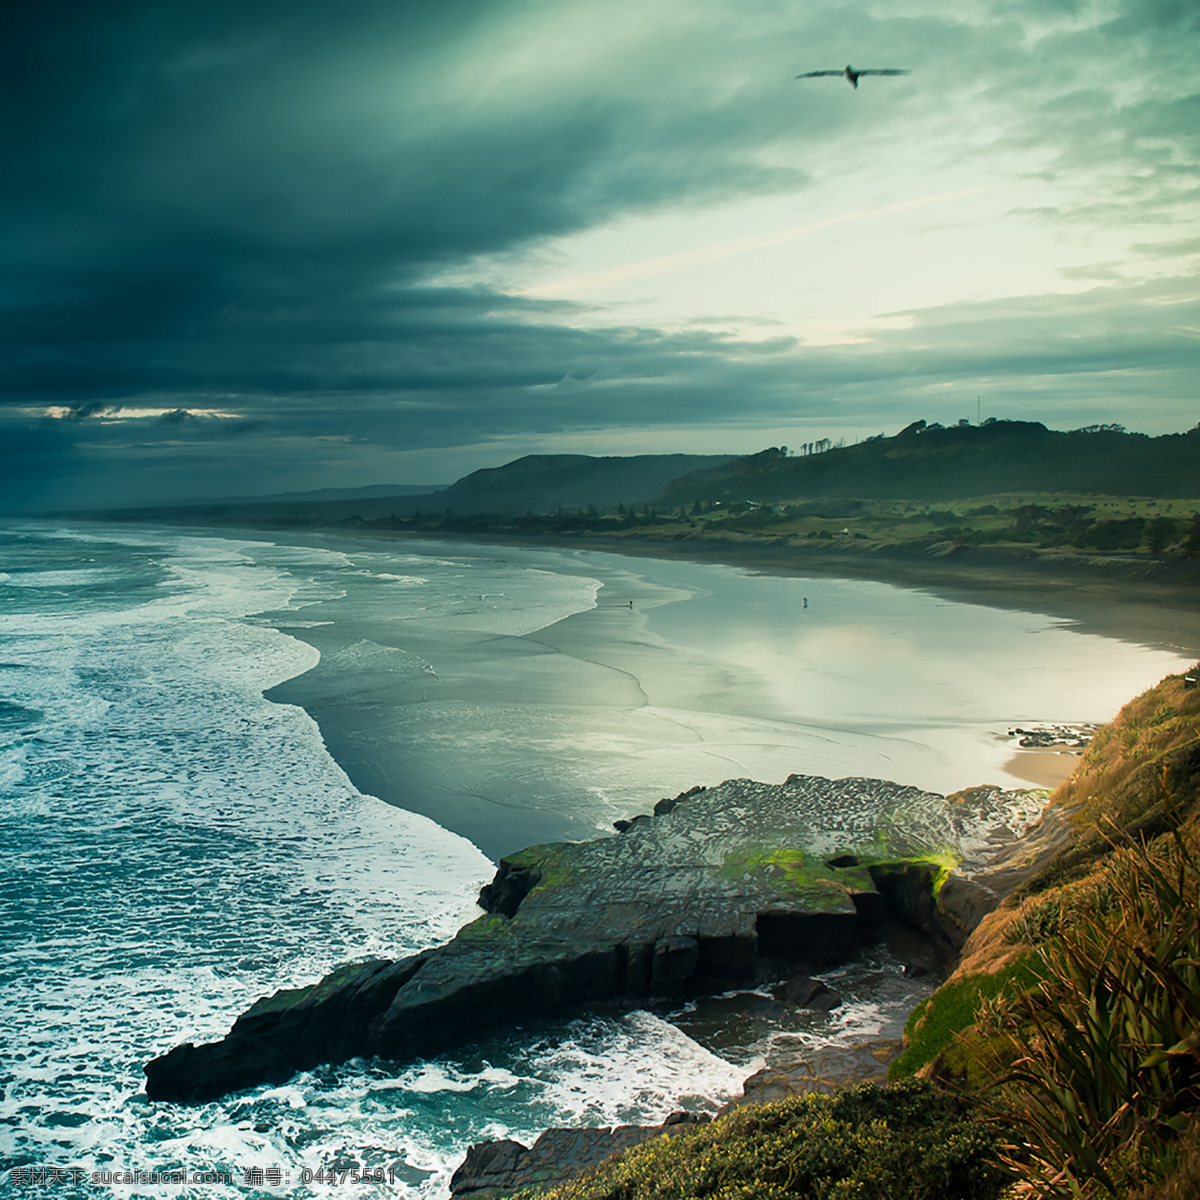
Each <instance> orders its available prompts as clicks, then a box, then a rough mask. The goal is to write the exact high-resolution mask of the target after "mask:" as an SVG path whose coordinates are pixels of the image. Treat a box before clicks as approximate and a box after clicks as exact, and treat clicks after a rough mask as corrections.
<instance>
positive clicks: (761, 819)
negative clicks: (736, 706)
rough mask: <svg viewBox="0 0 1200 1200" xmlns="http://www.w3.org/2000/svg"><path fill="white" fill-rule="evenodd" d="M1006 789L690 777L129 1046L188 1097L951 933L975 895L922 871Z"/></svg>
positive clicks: (986, 840)
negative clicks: (180, 1026) (275, 988)
mask: <svg viewBox="0 0 1200 1200" xmlns="http://www.w3.org/2000/svg"><path fill="white" fill-rule="evenodd" d="M1020 800H1021V797H1020V796H1019V795H1014V794H1011V793H1002V792H998V791H995V790H994V789H993V790H988V791H987V793H986V795H984V794H982V792H981V794H979V795H972V796H971V798H970V799H969V801H967V800H958V801H956V803H954V804H951V803H949V802H948V801H947V800H946V799H945V798H944V797H942V796H937V795H933V794H931V793H928V792H922V791H920V790H918V789H917V788H912V787H904V786H901V785H899V784H895V783H889V782H887V781H883V780H874V779H841V780H828V779H821V778H816V777H812V776H797V775H793V776H792V777H790V778H789V779H788V780H787V781H786V782H785V783H783V784H780V785H769V784H762V783H755V782H753V781H750V780H731V781H728V782H726V783H723V784H721V785H720V786H719V787H715V788H709V789H700V788H696V789H693V790H692V791H690V792H687V793H684V794H683V795H681V796H677V797H675V798H673V799H671V800H667V801H663V802H661V803H660V804H659V805H658V806H657V808H656V811H655V814H654V816H653V817H649V816H645V817H638V818H636V819H634V820H633V821H631V822H630V823H629V825H628V826H627V827H626V828H625V829H624V830H623V831H622V832H620V833H619V834H618V835H616V836H614V837H608V838H601V839H598V840H596V841H592V842H583V843H575V844H565V843H557V844H552V845H546V846H535V847H532V848H530V849H528V850H523V851H521V852H520V853H519V854H515V855H512V856H510V857H508V858H505V859H503V860H502V861H501V863H500V866H499V870H498V871H497V873H496V877H495V879H494V880H493V882H492V883H491V884H489V885H488V886H487V887H485V888H484V890H483V893H482V895H481V903H482V905H483V907H484V908H485V909H487V910H488V911H487V912H486V913H485V915H483V916H481V917H480V918H479V919H478V920H476V921H473V922H472V923H470V924H469V925H466V926H465V927H464V928H463V929H461V930H460V931H459V933H458V934H457V936H456V937H455V938H454V939H453V940H452V941H450V942H448V943H447V944H446V945H444V946H440V947H437V948H435V949H432V950H427V951H425V952H423V953H421V954H417V955H412V956H410V957H407V958H403V959H399V960H395V961H392V960H374V961H371V962H365V963H356V964H351V965H348V966H345V967H342V968H339V969H338V970H337V971H335V972H333V973H332V974H330V975H328V976H326V977H325V978H324V979H323V980H321V981H320V982H319V983H317V984H314V985H312V986H311V987H307V988H297V989H291V990H286V991H281V992H277V993H276V994H275V995H274V996H271V997H267V998H265V999H263V1000H260V1001H259V1002H258V1003H256V1004H255V1005H254V1006H253V1007H252V1008H251V1009H250V1010H249V1011H248V1012H246V1013H245V1014H244V1015H243V1016H241V1017H240V1018H239V1019H238V1020H237V1022H236V1023H235V1024H234V1027H233V1029H232V1030H231V1031H230V1033H229V1034H228V1035H227V1036H226V1037H225V1038H224V1039H223V1040H222V1041H220V1042H216V1043H212V1044H209V1045H203V1046H193V1045H192V1044H190V1043H188V1044H185V1045H183V1046H179V1047H176V1049H174V1050H172V1051H171V1052H170V1053H169V1054H166V1055H163V1056H162V1057H161V1058H157V1059H155V1060H154V1061H153V1062H151V1063H149V1064H147V1066H146V1076H147V1083H146V1090H147V1094H148V1095H149V1096H150V1098H151V1099H155V1100H171V1101H175V1102H182V1103H200V1102H204V1101H207V1100H210V1099H214V1098H216V1097H217V1096H220V1095H223V1094H224V1093H226V1092H228V1091H233V1090H236V1089H239V1088H244V1087H249V1086H252V1085H255V1084H259V1083H278V1082H282V1081H283V1080H285V1079H287V1078H288V1077H289V1076H290V1075H291V1074H292V1073H294V1072H295V1071H297V1070H303V1069H307V1068H310V1067H313V1066H316V1065H317V1064H319V1063H322V1062H336V1061H343V1060H345V1059H348V1058H351V1057H355V1056H360V1055H363V1056H366V1055H378V1056H381V1057H385V1058H390V1059H396V1060H405V1059H412V1058H415V1057H422V1056H429V1055H433V1054H437V1053H440V1052H441V1051H442V1050H443V1049H445V1048H446V1046H447V1045H448V1044H450V1043H451V1042H453V1041H454V1040H456V1039H459V1038H462V1037H465V1036H470V1035H473V1034H477V1033H478V1032H479V1031H480V1030H481V1029H482V1028H484V1027H485V1026H487V1025H495V1024H499V1023H505V1022H508V1021H512V1020H515V1019H518V1018H522V1017H528V1016H530V1015H534V1014H542V1015H550V1014H555V1013H558V1012H560V1011H562V1010H563V1009H564V1008H566V1007H568V1006H573V1005H579V1004H586V1003H595V1002H612V1003H617V1004H621V1005H627V1006H630V1005H644V1004H653V1003H655V1002H668V1001H675V1000H679V999H681V998H683V997H686V996H690V995H696V994H699V993H702V992H706V991H721V990H724V989H727V988H731V987H739V986H744V985H746V984H752V983H756V982H759V981H761V980H764V979H771V978H781V977H784V976H786V975H788V974H793V973H794V972H795V970H796V969H797V967H803V966H809V965H819V964H822V963H828V962H835V961H842V960H844V959H845V958H847V957H848V956H849V955H850V954H852V953H853V952H854V951H855V949H856V948H857V947H858V946H859V945H860V944H861V943H862V942H863V941H864V940H868V939H870V938H871V937H872V936H873V934H874V932H875V930H876V929H877V928H878V926H879V924H880V923H881V922H882V921H883V919H884V918H885V917H887V916H889V915H897V914H898V915H900V916H902V917H904V918H905V919H908V920H909V921H910V922H911V923H913V924H916V925H918V927H921V928H923V929H926V930H927V931H930V932H931V933H933V934H935V935H936V936H938V937H942V938H945V939H947V940H948V941H950V942H952V941H953V938H954V937H955V936H956V931H955V928H954V926H957V925H959V924H960V923H961V924H963V925H965V924H969V923H970V920H971V919H974V912H973V911H972V912H970V913H969V914H965V915H964V914H959V913H958V912H957V910H956V913H955V917H954V921H953V923H944V922H943V920H942V917H941V915H940V911H939V909H938V906H937V903H936V901H935V899H934V892H935V891H936V890H937V885H938V884H939V883H940V882H941V881H942V879H943V878H944V876H945V874H946V872H947V871H948V869H949V868H950V867H951V866H953V865H954V864H955V863H957V862H959V861H962V860H964V859H965V860H966V861H967V862H968V863H969V862H970V861H971V860H972V858H973V856H976V855H977V854H978V852H979V850H980V849H981V848H984V847H988V846H989V845H990V844H991V841H992V838H993V832H992V831H994V830H995V829H1000V828H1004V829H1007V828H1008V826H1009V825H1010V824H1011V822H1012V820H1013V819H1014V818H1013V813H1014V812H1016V811H1018V810H1019V809H1020V807H1021V805H1020ZM975 899H976V900H978V899H979V897H975ZM960 918H961V921H960ZM944 924H945V927H944V928H943V925H944Z"/></svg>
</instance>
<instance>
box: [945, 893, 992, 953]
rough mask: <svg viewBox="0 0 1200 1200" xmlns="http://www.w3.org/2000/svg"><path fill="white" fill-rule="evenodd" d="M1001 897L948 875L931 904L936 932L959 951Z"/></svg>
mask: <svg viewBox="0 0 1200 1200" xmlns="http://www.w3.org/2000/svg"><path fill="white" fill-rule="evenodd" d="M1001 898H1002V897H1001V896H1000V895H999V893H998V892H995V891H993V890H992V889H991V888H989V887H987V886H986V885H985V884H982V883H979V882H977V881H976V880H973V879H964V878H963V877H962V876H960V875H951V876H950V878H949V879H947V880H946V881H945V883H943V884H942V886H941V888H939V889H938V894H937V900H936V902H935V909H936V914H935V920H936V922H937V927H938V932H939V933H940V934H941V935H942V936H943V937H944V938H945V939H946V940H947V941H948V942H949V943H950V944H951V945H952V946H953V947H954V948H955V949H956V950H961V949H962V947H963V946H965V945H966V942H967V938H969V937H970V936H971V934H972V933H974V932H975V927H976V926H977V925H978V924H979V922H980V921H982V920H983V918H984V917H986V916H987V915H988V913H990V912H991V911H992V910H993V909H994V908H996V907H997V906H998V905H999V903H1000V900H1001Z"/></svg>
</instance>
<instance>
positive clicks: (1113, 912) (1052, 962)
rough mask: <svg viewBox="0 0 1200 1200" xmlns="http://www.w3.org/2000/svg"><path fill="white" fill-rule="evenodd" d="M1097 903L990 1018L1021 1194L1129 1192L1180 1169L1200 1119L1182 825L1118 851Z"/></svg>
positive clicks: (1195, 935) (989, 1038)
mask: <svg viewBox="0 0 1200 1200" xmlns="http://www.w3.org/2000/svg"><path fill="white" fill-rule="evenodd" d="M1092 901H1093V903H1092V905H1091V906H1087V907H1085V908H1084V909H1083V910H1082V911H1078V910H1077V911H1075V912H1072V913H1070V914H1064V919H1063V920H1062V921H1061V922H1060V923H1059V925H1058V929H1057V932H1056V933H1055V934H1054V935H1053V936H1051V937H1050V938H1049V939H1048V940H1047V941H1046V942H1045V943H1044V944H1043V945H1042V946H1041V947H1040V950H1039V954H1040V959H1041V963H1040V970H1039V973H1040V974H1041V976H1042V978H1041V981H1040V983H1038V984H1037V985H1036V986H1035V987H1034V988H1032V989H1031V990H1030V991H1028V992H1026V993H1024V994H1023V995H1021V996H1018V997H1016V998H1007V997H1000V998H997V999H996V1000H994V1001H989V1002H988V1003H987V1004H986V1005H985V1007H984V1011H983V1013H982V1014H981V1018H980V1022H979V1025H978V1026H977V1028H978V1031H979V1033H980V1034H982V1035H983V1045H984V1046H985V1047H987V1051H986V1052H987V1053H988V1054H989V1055H990V1056H992V1061H993V1065H994V1066H996V1067H999V1066H1000V1064H1003V1069H1002V1070H1000V1072H999V1075H998V1077H997V1078H996V1079H995V1080H994V1091H993V1092H992V1095H993V1097H994V1099H995V1108H996V1111H997V1113H998V1114H1000V1115H1001V1116H1002V1117H1003V1118H1004V1119H1005V1120H1006V1121H1007V1122H1008V1123H1009V1125H1010V1126H1011V1125H1013V1124H1015V1125H1017V1127H1018V1128H1020V1130H1021V1134H1022V1137H1021V1139H1020V1141H1019V1143H1018V1142H1016V1141H1014V1142H1013V1143H1012V1144H1009V1145H1008V1146H1007V1147H1006V1149H1005V1155H1006V1161H1007V1162H1008V1164H1009V1166H1010V1167H1011V1168H1012V1169H1013V1170H1014V1172H1015V1173H1016V1174H1017V1175H1018V1176H1019V1177H1020V1179H1021V1182H1020V1183H1019V1184H1018V1185H1017V1191H1018V1192H1019V1193H1023V1194H1025V1195H1030V1196H1037V1197H1059V1196H1062V1197H1073V1198H1075V1200H1084V1198H1090V1197H1100V1196H1105V1195H1113V1196H1117V1195H1121V1194H1122V1193H1124V1192H1126V1191H1128V1190H1130V1189H1132V1188H1134V1187H1138V1186H1142V1185H1144V1184H1146V1183H1148V1182H1152V1181H1153V1180H1154V1179H1155V1178H1159V1177H1162V1176H1163V1175H1164V1173H1166V1174H1169V1171H1170V1163H1171V1157H1172V1144H1173V1142H1174V1140H1175V1138H1176V1135H1178V1134H1180V1133H1182V1132H1184V1131H1185V1130H1186V1129H1187V1128H1188V1127H1189V1125H1190V1124H1191V1123H1192V1122H1193V1121H1195V1120H1196V1118H1197V1115H1198V1114H1200V1036H1198V1031H1200V857H1198V854H1197V840H1196V837H1195V836H1194V834H1193V835H1192V836H1188V837H1185V836H1183V835H1181V834H1179V833H1173V834H1170V835H1167V836H1165V837H1163V838H1160V839H1159V840H1158V841H1157V842H1156V843H1153V844H1151V845H1149V846H1145V845H1141V844H1134V845H1132V846H1128V847H1126V848H1123V849H1120V850H1115V851H1114V853H1113V854H1112V855H1111V856H1110V859H1109V863H1108V865H1107V867H1106V870H1105V877H1104V879H1103V880H1102V881H1101V886H1100V887H1099V888H1096V889H1094V890H1093V892H1092Z"/></svg>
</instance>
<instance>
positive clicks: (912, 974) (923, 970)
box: [904, 963, 929, 979]
mask: <svg viewBox="0 0 1200 1200" xmlns="http://www.w3.org/2000/svg"><path fill="white" fill-rule="evenodd" d="M928 974H929V968H928V967H923V966H921V964H920V963H905V964H904V978H905V979H924V977H925V976H926V975H928Z"/></svg>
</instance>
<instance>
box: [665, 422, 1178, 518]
mask: <svg viewBox="0 0 1200 1200" xmlns="http://www.w3.org/2000/svg"><path fill="white" fill-rule="evenodd" d="M804 449H808V447H805V448H804ZM1198 478H1200V425H1198V426H1196V427H1195V428H1194V429H1191V430H1190V431H1188V432H1187V433H1172V434H1164V435H1163V436H1161V437H1148V436H1147V435H1146V434H1142V433H1126V432H1124V431H1123V430H1122V429H1121V428H1120V427H1119V426H1092V427H1089V428H1087V429H1077V430H1074V431H1072V432H1069V433H1066V432H1061V431H1057V430H1052V429H1047V428H1046V426H1045V425H1042V424H1040V423H1038V422H1036V421H991V422H988V423H986V424H983V425H956V426H952V427H950V428H944V427H942V426H940V425H936V424H935V425H928V424H926V423H925V422H924V421H914V422H913V423H912V424H911V425H909V426H908V427H907V428H906V429H904V430H902V431H901V432H900V433H898V434H896V435H895V436H894V437H884V436H882V435H880V436H879V437H875V438H869V439H868V440H867V441H865V442H860V443H858V444H857V445H854V446H829V447H828V448H826V444H825V443H822V442H817V443H815V444H812V452H809V453H799V454H797V453H791V454H789V453H788V452H787V451H786V449H784V448H776V449H771V450H764V451H762V452H761V453H759V454H755V455H752V456H750V457H748V458H740V459H735V460H733V461H732V462H729V463H726V464H724V465H721V466H718V467H715V468H710V469H705V470H701V471H695V472H693V473H691V474H689V475H685V476H682V477H681V478H678V479H676V480H674V481H673V482H672V483H671V485H670V486H669V487H668V488H666V489H665V491H664V492H663V495H662V497H661V498H660V503H661V504H663V505H687V504H692V503H694V502H695V501H697V500H700V501H703V502H707V503H712V502H715V501H721V502H724V503H728V502H730V501H737V500H750V501H754V502H757V503H776V502H779V501H785V500H798V499H803V498H811V497H856V498H870V499H878V500H883V499H902V500H920V501H930V500H951V499H960V498H965V497H971V496H986V495H993V494H998V493H1019V492H1028V491H1036V492H1085V493H1091V494H1096V495H1112V496H1160V497H1182V496H1194V495H1196V494H1197V492H1200V484H1198V482H1197V480H1198Z"/></svg>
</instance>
